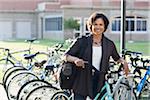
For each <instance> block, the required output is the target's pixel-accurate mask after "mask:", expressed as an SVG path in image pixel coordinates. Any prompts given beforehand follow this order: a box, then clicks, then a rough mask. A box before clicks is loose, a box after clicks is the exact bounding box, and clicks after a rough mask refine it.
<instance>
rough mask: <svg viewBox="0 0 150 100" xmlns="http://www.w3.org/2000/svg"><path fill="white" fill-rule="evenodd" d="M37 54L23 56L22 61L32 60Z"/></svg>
mask: <svg viewBox="0 0 150 100" xmlns="http://www.w3.org/2000/svg"><path fill="white" fill-rule="evenodd" d="M37 54H39V52H37V53H35V54H25V55H24V59H26V60H29V59H33V58H34V57H35V56H36V55H37Z"/></svg>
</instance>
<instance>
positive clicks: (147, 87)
mask: <svg viewBox="0 0 150 100" xmlns="http://www.w3.org/2000/svg"><path fill="white" fill-rule="evenodd" d="M138 98H139V99H143V98H145V99H147V100H148V99H150V83H149V82H148V81H146V82H145V84H144V86H143V89H142V91H141V93H140V94H139V96H138Z"/></svg>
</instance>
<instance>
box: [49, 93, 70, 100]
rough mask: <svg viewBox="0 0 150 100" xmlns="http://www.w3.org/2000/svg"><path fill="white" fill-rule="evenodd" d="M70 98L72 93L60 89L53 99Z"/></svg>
mask: <svg viewBox="0 0 150 100" xmlns="http://www.w3.org/2000/svg"><path fill="white" fill-rule="evenodd" d="M69 98H70V94H69V93H68V92H66V91H59V92H56V93H55V94H54V95H53V96H52V98H51V100H69Z"/></svg>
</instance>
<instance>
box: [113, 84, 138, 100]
mask: <svg viewBox="0 0 150 100" xmlns="http://www.w3.org/2000/svg"><path fill="white" fill-rule="evenodd" d="M114 100H137V98H136V95H135V93H134V91H133V90H131V88H130V86H129V85H127V84H125V83H121V84H119V87H118V89H117V90H116V91H115V92H114Z"/></svg>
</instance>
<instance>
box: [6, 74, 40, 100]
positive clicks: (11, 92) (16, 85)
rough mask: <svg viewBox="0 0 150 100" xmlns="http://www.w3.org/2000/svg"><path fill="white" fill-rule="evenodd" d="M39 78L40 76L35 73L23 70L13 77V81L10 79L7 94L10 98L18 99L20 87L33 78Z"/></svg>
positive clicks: (10, 99) (11, 99)
mask: <svg viewBox="0 0 150 100" xmlns="http://www.w3.org/2000/svg"><path fill="white" fill-rule="evenodd" d="M35 79H37V80H38V77H37V76H35V75H34V74H33V73H30V72H27V71H26V72H22V73H19V74H17V75H15V76H14V77H12V79H11V81H9V83H8V86H7V87H6V91H7V95H8V98H9V100H13V99H16V97H17V94H18V91H19V90H20V88H21V87H22V86H23V85H24V84H25V83H26V82H29V81H31V80H35Z"/></svg>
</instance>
